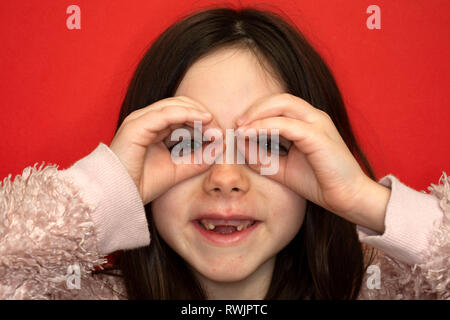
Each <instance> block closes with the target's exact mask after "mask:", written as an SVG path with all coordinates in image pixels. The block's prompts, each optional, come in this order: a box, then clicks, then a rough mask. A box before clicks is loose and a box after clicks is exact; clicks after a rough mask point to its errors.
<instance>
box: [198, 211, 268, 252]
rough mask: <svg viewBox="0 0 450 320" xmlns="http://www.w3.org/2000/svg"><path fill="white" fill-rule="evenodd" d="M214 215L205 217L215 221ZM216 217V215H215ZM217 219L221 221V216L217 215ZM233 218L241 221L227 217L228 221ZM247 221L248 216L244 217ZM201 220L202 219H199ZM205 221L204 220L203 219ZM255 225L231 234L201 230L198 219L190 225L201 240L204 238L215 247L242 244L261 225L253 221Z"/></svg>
mask: <svg viewBox="0 0 450 320" xmlns="http://www.w3.org/2000/svg"><path fill="white" fill-rule="evenodd" d="M213 216H214V215H207V217H208V218H209V219H217V218H212V217H213ZM215 216H216V217H217V215H215ZM202 217H206V216H202ZM219 217H220V218H219V219H223V216H220V215H219ZM231 217H233V218H234V219H242V218H237V217H242V216H237V215H234V216H228V218H227V219H228V220H231V219H232V218H231ZM244 217H246V218H247V219H248V218H250V217H248V216H244ZM200 219H203V218H200ZM205 219H206V218H205ZM252 220H255V219H252ZM255 221H256V222H255V224H254V225H252V226H251V227H249V228H245V229H244V230H242V231H236V232H233V233H229V234H220V233H217V232H214V231H210V230H205V229H203V228H202V227H201V226H200V224H199V219H196V220H193V221H192V224H193V225H194V229H196V230H197V231H198V232H199V233H200V234H201V236H202V238H204V239H205V240H207V241H208V242H209V243H211V244H213V245H216V246H225V247H228V246H233V245H237V244H239V243H242V242H244V240H246V239H248V237H249V236H250V235H251V234H252V233H253V232H254V231H255V229H256V228H258V227H259V225H260V224H261V221H259V220H255Z"/></svg>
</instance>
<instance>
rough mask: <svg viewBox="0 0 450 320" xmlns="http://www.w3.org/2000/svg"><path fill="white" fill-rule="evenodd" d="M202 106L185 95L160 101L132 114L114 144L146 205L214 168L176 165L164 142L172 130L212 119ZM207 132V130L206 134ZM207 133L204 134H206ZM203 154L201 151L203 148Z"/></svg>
mask: <svg viewBox="0 0 450 320" xmlns="http://www.w3.org/2000/svg"><path fill="white" fill-rule="evenodd" d="M205 112H207V111H206V109H205V108H204V107H203V106H202V105H201V104H200V103H199V102H196V101H194V100H192V99H190V98H188V97H185V96H178V97H170V98H166V99H162V100H159V101H157V102H155V103H153V104H151V105H149V106H147V107H145V108H142V109H139V110H136V111H134V112H132V113H131V114H129V115H128V116H127V117H126V118H125V120H124V121H123V122H122V124H121V126H120V127H119V130H118V131H117V133H116V135H115V136H114V138H113V140H112V141H111V145H110V146H109V147H110V149H111V150H112V151H113V152H114V153H115V154H116V155H117V157H118V158H119V159H120V161H121V162H122V164H123V165H124V166H125V168H126V169H127V170H128V173H129V174H130V176H131V178H132V179H133V181H134V183H135V184H136V186H137V188H138V190H139V194H140V195H141V197H142V200H143V203H144V205H146V204H147V203H149V202H150V201H152V200H153V199H155V198H157V197H158V196H159V195H160V194H162V193H163V192H165V191H166V190H167V189H169V188H170V187H172V186H173V185H175V184H177V183H178V182H180V181H182V180H184V179H187V178H189V177H192V176H194V175H197V174H200V173H201V172H203V171H206V170H207V169H208V167H209V166H210V165H208V164H207V163H205V162H204V161H202V163H201V164H194V161H193V160H192V164H175V163H174V162H173V161H172V158H171V154H170V152H169V150H168V149H167V147H166V145H165V144H164V142H163V140H164V139H165V138H166V137H167V136H169V135H170V133H171V131H172V130H174V129H176V128H180V127H182V126H183V124H189V125H191V126H192V123H193V121H195V120H201V121H202V128H203V129H204V130H206V129H207V126H204V125H203V124H206V123H209V122H210V121H211V120H212V115H211V114H210V113H207V114H205ZM204 130H203V131H204ZM202 133H203V132H202ZM199 150H200V152H201V148H199Z"/></svg>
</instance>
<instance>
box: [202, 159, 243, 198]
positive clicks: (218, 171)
mask: <svg viewBox="0 0 450 320" xmlns="http://www.w3.org/2000/svg"><path fill="white" fill-rule="evenodd" d="M244 166H245V165H242V164H213V165H212V167H211V168H210V170H209V173H208V176H207V177H206V178H205V180H204V182H203V188H204V190H205V192H206V193H208V194H210V195H211V196H214V197H225V198H239V197H242V196H243V195H245V194H246V193H247V192H248V190H249V189H250V181H249V177H248V176H247V174H246V173H245V172H244V170H245V168H244Z"/></svg>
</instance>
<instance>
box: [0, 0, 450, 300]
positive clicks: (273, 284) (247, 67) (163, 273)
mask: <svg viewBox="0 0 450 320" xmlns="http://www.w3.org/2000/svg"><path fill="white" fill-rule="evenodd" d="M194 121H201V122H202V133H205V132H206V130H207V129H214V130H217V131H218V132H225V131H226V130H227V129H239V131H240V133H241V134H243V133H245V132H246V129H247V130H249V129H278V130H279V134H280V139H279V144H278V151H277V152H278V155H279V170H278V171H277V172H276V173H275V174H274V175H267V176H264V175H260V174H259V173H258V172H259V171H258V169H259V168H260V165H258V164H236V163H225V164H220V163H212V164H208V163H205V162H203V163H201V164H175V163H174V162H173V159H172V158H171V153H170V150H172V148H173V147H174V146H176V145H178V143H177V142H176V141H175V142H174V141H171V139H169V138H170V135H171V133H172V132H173V131H174V130H176V129H178V128H184V129H188V130H192V124H193V122H194ZM117 127H118V129H117V131H116V134H115V136H114V138H113V140H112V142H111V144H110V145H109V147H108V146H106V145H105V144H103V143H100V144H99V146H98V147H97V148H96V149H95V150H94V151H93V152H92V153H91V154H89V155H88V156H86V157H85V158H83V159H81V160H79V161H78V162H77V163H75V164H74V165H73V166H72V167H71V168H69V169H67V170H61V171H58V170H57V168H56V167H55V166H47V167H46V168H42V166H41V167H40V168H39V169H37V170H36V168H34V167H32V168H31V167H30V168H26V169H25V170H24V172H23V175H22V176H18V177H16V179H15V181H14V182H10V181H9V178H10V177H8V179H5V180H4V185H3V187H2V189H1V193H0V195H1V198H0V200H1V201H0V212H1V214H2V218H1V220H0V223H1V224H0V232H1V238H0V284H1V285H0V297H1V298H3V299H30V298H33V299H75V298H77V299H80V298H81V299H103V298H104V299H136V298H138V299H186V298H187V299H357V298H359V299H374V298H406V299H408V298H418V297H420V298H433V299H445V298H449V297H450V295H449V289H450V288H449V270H448V268H447V263H448V259H449V255H450V250H449V240H448V238H449V231H448V230H449V222H448V217H446V214H447V215H448V213H449V212H450V206H449V205H448V201H449V197H450V196H449V192H450V191H449V183H448V180H447V176H446V175H445V173H444V174H443V178H442V179H441V180H442V184H440V185H437V186H436V185H432V187H430V188H429V190H430V191H431V194H426V193H424V192H423V193H420V192H417V191H415V190H413V189H411V188H409V187H407V186H406V185H404V184H402V183H401V182H400V181H399V180H398V179H397V178H396V177H394V176H392V175H388V176H385V177H383V178H382V179H381V180H379V181H378V183H377V182H376V181H375V176H374V174H373V172H372V169H371V167H370V165H369V163H368V161H367V159H366V158H365V156H364V154H363V152H362V151H361V149H360V148H359V146H358V144H357V142H356V139H355V137H354V135H353V133H352V129H351V126H350V122H349V120H348V117H347V113H346V110H345V107H344V104H343V101H342V98H341V95H340V93H339V90H338V88H337V85H336V83H335V81H334V79H333V76H332V74H331V73H330V71H329V69H328V68H327V66H326V64H325V63H324V62H323V60H322V59H321V58H320V56H319V55H318V54H317V52H316V51H315V50H314V49H313V48H312V47H311V46H310V45H309V44H308V43H307V41H306V40H305V39H304V37H303V36H302V34H301V33H300V31H299V30H297V29H296V27H295V26H294V25H293V24H289V23H288V22H286V21H285V20H284V19H283V18H282V17H281V16H279V15H277V14H275V13H271V12H268V11H263V10H257V9H254V8H253V9H252V8H246V9H241V10H233V9H231V8H225V7H223V8H213V9H209V10H204V11H200V12H197V13H194V14H191V15H189V16H187V17H185V19H183V20H181V21H179V22H178V23H176V24H174V25H173V26H172V27H170V28H169V29H168V30H166V31H165V32H164V33H163V34H162V35H161V36H160V37H159V38H158V39H157V40H156V41H155V42H154V43H153V45H152V46H151V47H150V49H149V50H148V52H147V53H146V54H145V56H144V58H143V59H142V61H141V63H140V64H139V66H138V68H137V70H136V72H135V74H134V76H133V79H132V81H131V84H130V86H129V89H128V92H127V94H126V97H125V99H124V101H123V105H122V109H121V111H120V116H119V122H118V126H117ZM247 132H248V131H247ZM180 143H181V142H180ZM207 145H208V143H207V142H206V143H205V141H202V140H199V141H198V140H192V141H191V142H190V144H188V147H189V148H191V151H192V155H193V154H194V153H196V152H199V150H200V151H201V150H203V148H205V147H206V146H207ZM260 147H264V146H261V145H260ZM226 148H230V145H228V144H225V145H224V150H226ZM241 151H242V150H241ZM272 151H273V150H272ZM245 152H246V151H245V150H244V153H245ZM187 156H190V155H187ZM217 156H220V154H218V155H217ZM113 252H118V258H117V260H116V261H115V266H116V267H117V268H110V269H102V268H101V267H100V268H98V267H97V268H94V266H100V265H102V264H104V263H105V259H104V257H105V256H106V255H108V254H111V253H113ZM93 269H96V270H95V271H94V272H92V271H93Z"/></svg>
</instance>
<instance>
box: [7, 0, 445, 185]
mask: <svg viewBox="0 0 450 320" xmlns="http://www.w3.org/2000/svg"><path fill="white" fill-rule="evenodd" d="M220 3H222V2H220V1H195V2H194V1H192V2H189V1H184V0H176V1H175V0H172V1H167V0H152V1H148V0H139V1H138V0H132V1H130V0H120V1H106V0H96V1H92V0H91V1H87V0H78V1H75V2H73V1H62V0H58V1H56V0H55V1H49V0H46V1H30V0H28V1H25V0H21V1H2V2H1V3H0V39H1V40H0V41H1V42H0V48H1V50H0V72H1V73H0V95H1V98H2V101H1V103H0V108H1V113H0V134H1V140H0V178H1V179H2V178H3V177H6V176H7V175H8V174H12V175H13V177H14V176H15V175H16V174H20V173H22V170H23V169H24V168H25V167H27V166H30V165H33V164H34V163H36V162H39V164H40V163H42V162H43V161H45V163H46V164H58V166H59V168H60V169H65V168H67V167H69V166H70V165H71V164H73V163H74V162H75V161H77V160H78V159H81V158H82V157H84V156H86V155H87V154H89V153H90V152H91V151H92V150H93V149H94V148H95V147H96V146H97V145H98V143H99V142H103V143H105V144H107V145H109V143H110V142H111V140H112V138H113V134H114V128H115V125H116V121H117V118H118V113H119V109H120V104H121V101H122V98H123V96H124V94H125V92H126V89H127V85H128V81H129V79H130V77H131V75H132V73H133V71H134V68H135V67H136V65H137V63H138V62H139V60H140V58H141V57H142V55H143V54H144V52H145V50H146V49H147V47H148V45H149V44H150V43H151V42H152V41H153V40H154V39H155V37H156V36H158V35H159V34H160V33H161V32H162V31H163V30H164V29H165V28H166V27H168V26H170V25H171V24H172V23H173V22H175V21H176V19H177V18H178V17H179V16H180V15H182V14H184V13H186V12H187V11H192V10H195V9H196V8H200V7H201V6H203V5H211V4H220ZM231 3H237V2H236V1H232V2H231ZM253 3H266V4H273V5H275V6H277V7H278V8H280V9H281V10H283V11H284V12H285V13H286V14H288V15H289V16H290V17H291V19H292V20H293V21H294V22H295V23H296V24H297V25H298V27H299V28H300V29H301V30H303V32H304V34H305V35H306V36H307V38H308V39H309V40H310V41H311V43H312V44H313V45H314V46H315V47H316V49H317V50H318V51H319V52H320V53H321V54H322V56H323V57H324V59H325V60H326V61H327V63H328V64H329V65H330V67H331V69H332V71H333V73H334V75H335V77H336V79H337V82H338V85H339V86H340V88H341V91H342V94H343V96H344V100H345V102H346V105H347V108H348V112H349V115H350V119H351V121H352V123H353V125H354V127H355V133H356V135H357V137H358V139H359V141H360V142H361V145H362V147H363V148H364V149H365V151H366V154H367V156H368V158H369V160H370V161H371V163H372V164H373V167H374V169H375V172H376V175H377V178H381V177H382V176H384V175H386V174H388V173H392V174H394V175H396V176H397V177H398V178H400V180H401V181H402V182H404V183H406V184H407V185H409V186H411V187H413V188H415V189H416V190H426V187H427V186H429V184H430V183H437V182H438V180H439V177H440V176H441V173H442V171H446V172H447V173H449V174H450V172H449V171H450V170H449V169H450V167H449V162H448V159H449V158H450V157H449V156H450V148H449V145H450V129H449V124H450V121H449V120H450V111H449V110H448V108H449V106H450V105H449V102H448V101H449V99H448V97H447V94H448V87H449V83H450V81H449V80H450V62H449V51H450V44H449V40H448V39H449V38H450V27H449V22H448V13H449V12H450V1H448V0H427V1H410V0H396V1H380V0H378V1H364V0H355V1H348V0H303V1H301V0H296V1H293V0H291V1H288V0H284V1H281V0H280V1H265V2H261V1H242V2H241V4H244V5H246V4H253ZM72 4H76V5H78V6H79V7H80V8H81V30H69V29H67V27H66V19H67V17H68V16H69V15H70V14H67V13H66V8H67V7H68V6H69V5H72ZM371 4H376V5H378V6H379V7H380V9H381V30H369V29H368V28H367V27H366V19H367V17H368V16H369V14H367V13H366V8H367V7H368V6H369V5H371Z"/></svg>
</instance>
